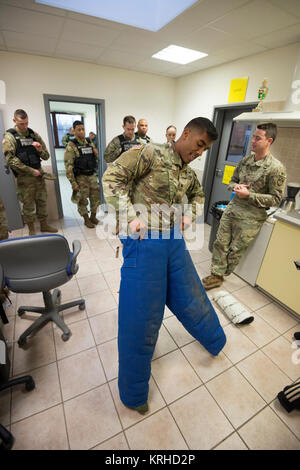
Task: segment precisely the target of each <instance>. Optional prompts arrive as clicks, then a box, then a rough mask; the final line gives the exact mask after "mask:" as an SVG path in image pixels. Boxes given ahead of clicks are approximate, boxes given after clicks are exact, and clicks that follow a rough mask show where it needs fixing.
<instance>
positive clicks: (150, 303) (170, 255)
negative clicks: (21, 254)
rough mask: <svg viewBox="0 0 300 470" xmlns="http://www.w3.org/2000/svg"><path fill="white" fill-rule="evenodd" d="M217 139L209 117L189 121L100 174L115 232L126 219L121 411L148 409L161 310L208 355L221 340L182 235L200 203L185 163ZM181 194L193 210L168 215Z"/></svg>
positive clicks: (196, 184) (194, 179)
mask: <svg viewBox="0 0 300 470" xmlns="http://www.w3.org/2000/svg"><path fill="white" fill-rule="evenodd" d="M216 138H217V132H216V129H215V127H214V126H213V124H212V123H211V122H210V121H209V120H208V119H205V118H195V119H193V120H192V121H190V122H189V123H188V124H187V126H186V127H185V129H184V131H183V133H182V135H181V137H180V138H179V139H178V140H177V141H176V142H172V143H171V144H162V145H154V144H151V143H150V144H147V145H144V146H142V147H141V148H136V149H132V150H129V151H127V152H125V153H123V154H122V155H121V156H120V157H119V158H118V159H117V160H116V161H115V162H114V163H113V164H112V165H111V166H110V167H109V168H108V169H107V170H106V172H105V174H104V175H103V179H102V181H103V191H104V195H105V200H106V203H107V204H111V205H112V206H113V207H114V208H115V210H116V212H117V214H118V217H119V219H120V227H121V226H122V223H121V219H123V217H124V215H126V216H127V221H128V226H129V229H130V231H131V233H132V235H131V236H126V235H125V236H124V235H120V239H121V241H122V243H123V258H124V262H123V266H122V269H121V285H120V296H119V330H118V349H119V379H118V381H119V382H118V383H119V392H120V398H121V400H122V402H123V403H124V405H126V406H127V407H129V408H133V409H135V410H137V411H138V412H140V413H145V412H146V411H147V410H148V404H147V398H148V382H149V378H150V373H151V359H152V355H153V352H154V348H155V344H156V341H157V337H158V332H159V328H160V325H161V323H162V319H163V315H164V309H165V305H167V306H168V308H169V309H170V310H171V311H172V312H173V313H174V314H175V315H176V316H177V318H178V319H179V320H180V321H181V322H182V324H183V326H184V327H185V328H186V329H187V330H188V331H189V333H190V334H191V335H193V336H194V338H196V339H197V340H198V341H199V342H200V343H201V344H202V345H203V346H204V347H205V348H206V349H207V350H208V351H209V352H210V353H211V354H213V355H217V354H218V353H219V352H220V350H221V349H222V348H223V346H224V344H225V341H226V338H225V334H224V331H223V329H222V327H221V325H220V323H219V320H218V317H217V315H216V313H215V311H214V309H213V307H212V305H211V303H210V302H209V299H208V297H207V295H206V292H205V290H204V288H203V286H202V284H201V281H200V279H199V277H198V274H197V271H196V269H195V267H194V265H193V262H192V260H191V257H190V255H189V252H188V251H187V250H186V246H185V242H184V238H183V235H182V232H181V230H183V229H184V228H186V227H187V226H188V225H190V224H191V223H192V222H193V221H195V220H196V218H197V217H198V216H199V215H200V214H201V212H202V211H203V204H204V194H203V190H202V187H201V185H200V183H199V181H198V179H197V176H196V174H195V172H194V171H193V170H192V169H191V168H190V167H189V166H188V163H190V162H191V161H193V160H194V159H195V158H197V157H198V156H200V155H201V154H202V153H203V151H205V150H206V149H208V148H209V147H210V145H211V144H212V142H213V141H214V140H215V139H216ZM185 194H186V195H187V198H188V201H189V203H190V205H191V206H190V207H188V208H187V211H186V212H184V213H183V215H182V212H180V211H178V212H179V214H180V216H178V214H174V216H172V213H176V208H177V207H178V206H179V205H180V204H181V202H182V198H183V196H184V195H185ZM134 205H136V206H134ZM141 205H143V208H144V209H143V208H142V207H141ZM162 205H163V206H162ZM168 217H169V224H167V219H168Z"/></svg>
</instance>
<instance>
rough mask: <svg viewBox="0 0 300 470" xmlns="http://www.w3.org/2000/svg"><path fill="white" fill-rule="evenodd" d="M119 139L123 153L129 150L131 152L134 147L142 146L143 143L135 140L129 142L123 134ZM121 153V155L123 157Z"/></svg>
mask: <svg viewBox="0 0 300 470" xmlns="http://www.w3.org/2000/svg"><path fill="white" fill-rule="evenodd" d="M118 137H119V140H120V145H121V149H122V152H121V153H123V152H127V150H130V149H131V148H132V147H136V146H137V145H139V146H141V143H140V142H139V141H138V140H136V139H134V140H127V139H126V138H125V137H124V135H123V134H121V135H118ZM121 153H120V155H121Z"/></svg>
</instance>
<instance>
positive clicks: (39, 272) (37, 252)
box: [0, 234, 85, 346]
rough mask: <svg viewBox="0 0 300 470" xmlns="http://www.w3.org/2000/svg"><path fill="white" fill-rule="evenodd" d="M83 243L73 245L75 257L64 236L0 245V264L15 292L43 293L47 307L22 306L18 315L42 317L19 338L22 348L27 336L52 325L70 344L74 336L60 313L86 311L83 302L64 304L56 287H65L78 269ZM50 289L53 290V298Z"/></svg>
mask: <svg viewBox="0 0 300 470" xmlns="http://www.w3.org/2000/svg"><path fill="white" fill-rule="evenodd" d="M80 250H81V244H80V241H78V240H75V241H73V253H71V252H70V249H69V245H68V242H67V240H66V238H65V237H63V236H62V235H57V234H51V235H35V236H32V237H22V238H11V239H8V240H2V241H0V263H1V264H2V265H3V269H4V272H5V282H6V284H7V286H8V288H9V289H10V290H11V291H12V292H17V293H37V292H42V293H43V298H44V304H45V306H44V307H31V306H21V307H19V309H18V315H19V316H20V317H21V316H22V315H23V314H24V313H25V312H26V311H27V312H35V313H40V314H41V316H40V317H39V318H38V319H37V320H36V321H35V322H34V323H33V324H32V325H31V326H30V327H29V328H27V330H26V331H24V333H23V334H22V335H21V336H20V338H19V340H18V344H19V346H23V345H24V344H25V343H26V339H27V336H29V335H30V334H31V333H32V332H33V331H35V330H37V329H38V328H41V327H42V326H44V325H45V324H46V323H48V322H49V321H53V322H54V323H56V325H57V326H58V327H59V328H60V329H61V330H62V331H63V334H62V339H63V341H67V340H68V339H69V337H70V335H71V331H70V329H69V328H68V327H67V325H66V324H65V322H64V321H63V319H62V317H61V316H60V315H59V313H60V312H62V311H63V310H66V309H68V308H71V307H74V306H79V309H80V310H84V309H85V301H84V299H79V300H75V301H73V302H68V303H66V304H64V305H60V304H61V291H60V290H59V289H57V287H59V286H61V285H63V284H65V283H66V282H68V281H69V280H70V279H72V277H73V275H74V274H76V272H77V271H78V269H79V266H78V264H76V261H77V256H78V254H79V253H80ZM51 289H54V291H53V293H52V294H51V292H50V291H51Z"/></svg>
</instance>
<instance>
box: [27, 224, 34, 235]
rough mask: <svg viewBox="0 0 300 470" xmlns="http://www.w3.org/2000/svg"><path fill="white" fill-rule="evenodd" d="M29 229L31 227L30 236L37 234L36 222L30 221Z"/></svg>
mask: <svg viewBox="0 0 300 470" xmlns="http://www.w3.org/2000/svg"><path fill="white" fill-rule="evenodd" d="M27 225H28V229H29V234H28V235H29V236H30V237H31V236H32V235H36V232H35V227H34V223H33V222H28V224H27Z"/></svg>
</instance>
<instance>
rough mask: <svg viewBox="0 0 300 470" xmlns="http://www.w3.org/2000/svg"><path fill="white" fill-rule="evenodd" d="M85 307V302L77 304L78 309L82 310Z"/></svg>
mask: <svg viewBox="0 0 300 470" xmlns="http://www.w3.org/2000/svg"><path fill="white" fill-rule="evenodd" d="M84 309H85V302H83V303H82V304H80V305H79V310H84Z"/></svg>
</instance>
